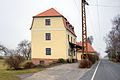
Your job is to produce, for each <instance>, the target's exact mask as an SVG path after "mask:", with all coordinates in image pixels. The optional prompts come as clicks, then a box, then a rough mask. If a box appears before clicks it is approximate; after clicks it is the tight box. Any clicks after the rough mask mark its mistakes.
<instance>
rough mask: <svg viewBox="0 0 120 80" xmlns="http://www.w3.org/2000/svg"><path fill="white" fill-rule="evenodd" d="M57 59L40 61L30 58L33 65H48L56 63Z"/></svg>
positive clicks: (39, 59)
mask: <svg viewBox="0 0 120 80" xmlns="http://www.w3.org/2000/svg"><path fill="white" fill-rule="evenodd" d="M57 61H58V59H41V58H32V62H33V64H36V65H37V64H49V63H52V62H57Z"/></svg>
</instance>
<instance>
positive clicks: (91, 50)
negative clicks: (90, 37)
mask: <svg viewBox="0 0 120 80" xmlns="http://www.w3.org/2000/svg"><path fill="white" fill-rule="evenodd" d="M76 45H80V46H82V42H81V41H80V42H76ZM87 45H88V52H95V51H94V49H93V47H92V45H91V44H90V43H87ZM84 46H86V45H85V44H84ZM78 51H79V52H82V50H78Z"/></svg>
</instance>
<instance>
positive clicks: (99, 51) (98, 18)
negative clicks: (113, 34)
mask: <svg viewBox="0 0 120 80" xmlns="http://www.w3.org/2000/svg"><path fill="white" fill-rule="evenodd" d="M97 15H98V27H99V40H100V37H101V35H100V21H99V9H98V0H97ZM100 50H101V48H100V47H99V52H100Z"/></svg>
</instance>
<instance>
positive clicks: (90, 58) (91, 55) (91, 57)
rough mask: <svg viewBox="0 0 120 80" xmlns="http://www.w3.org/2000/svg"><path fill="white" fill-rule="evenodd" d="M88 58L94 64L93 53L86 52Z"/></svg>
mask: <svg viewBox="0 0 120 80" xmlns="http://www.w3.org/2000/svg"><path fill="white" fill-rule="evenodd" d="M88 59H89V60H90V61H91V62H92V64H94V63H95V62H96V59H95V55H93V54H88Z"/></svg>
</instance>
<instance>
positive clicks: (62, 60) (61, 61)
mask: <svg viewBox="0 0 120 80" xmlns="http://www.w3.org/2000/svg"><path fill="white" fill-rule="evenodd" d="M58 62H59V63H66V61H65V60H64V59H63V58H60V59H58Z"/></svg>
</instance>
